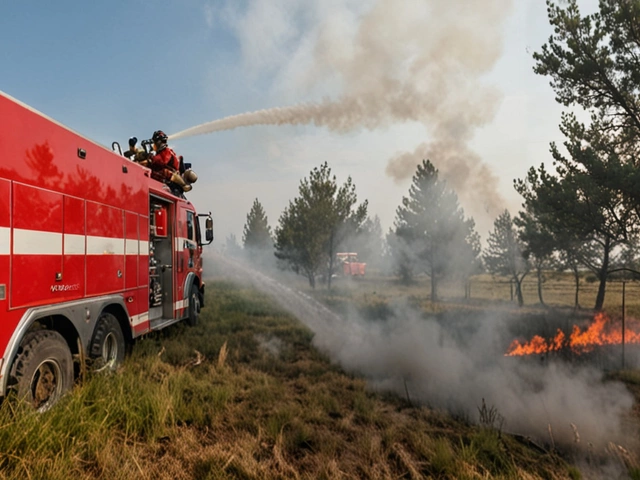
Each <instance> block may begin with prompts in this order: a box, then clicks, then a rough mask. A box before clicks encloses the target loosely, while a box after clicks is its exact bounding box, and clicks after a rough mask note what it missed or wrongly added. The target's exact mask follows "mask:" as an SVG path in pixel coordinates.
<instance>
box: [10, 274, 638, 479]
mask: <svg viewBox="0 0 640 480" xmlns="http://www.w3.org/2000/svg"><path fill="white" fill-rule="evenodd" d="M385 282H387V281H386V280H381V281H379V282H377V283H374V282H370V281H369V280H365V282H361V283H359V284H357V285H355V286H354V285H351V286H350V288H346V287H345V285H337V289H338V291H337V292H335V293H330V294H326V292H323V291H322V290H319V291H318V292H317V293H318V295H319V296H323V297H324V298H325V300H327V301H328V303H331V300H332V298H333V299H334V300H335V302H334V303H335V304H336V305H337V304H338V303H339V302H340V301H342V300H341V299H344V298H346V296H347V294H344V293H343V294H340V293H339V291H340V289H342V290H341V291H342V292H348V296H349V297H350V299H351V300H353V301H355V302H360V303H362V304H370V305H373V307H370V308H372V309H373V310H374V311H375V309H376V308H382V307H379V306H377V305H382V304H383V303H384V301H385V299H388V297H389V296H393V295H399V294H400V293H402V294H405V295H408V296H410V297H412V298H414V300H415V301H416V302H417V303H420V302H422V301H423V296H422V295H421V292H423V291H424V290H423V287H424V286H423V285H416V286H413V287H407V288H405V287H401V286H398V285H397V284H395V283H393V282H392V281H390V280H389V281H388V282H389V283H385ZM373 288H375V290H372V289H373ZM207 292H208V293H207V299H206V300H207V308H206V309H205V310H204V311H203V315H202V318H201V322H200V324H199V325H198V326H196V327H193V328H189V327H187V326H186V325H176V326H174V327H171V328H169V329H168V330H166V331H163V332H160V333H157V334H152V335H149V336H148V337H146V338H145V339H143V340H141V341H139V342H138V343H137V344H136V345H135V347H134V348H133V353H132V355H131V356H130V357H128V358H127V359H126V361H125V364H124V366H123V367H122V368H121V369H120V370H119V371H118V372H117V373H116V374H114V375H110V376H104V375H90V376H89V378H87V379H85V381H84V382H82V384H79V385H77V386H76V387H75V388H74V390H73V391H72V392H71V393H70V394H69V395H67V396H66V397H65V399H64V400H63V401H62V402H61V403H60V404H59V405H58V406H56V407H55V408H54V409H52V410H51V411H49V412H46V413H44V414H35V413H33V412H31V411H30V410H29V409H27V408H25V407H23V406H21V405H18V404H17V403H16V402H15V401H5V402H4V403H3V404H2V406H1V407H0V478H6V479H61V480H62V479H64V480H68V479H69V478H74V479H110V480H111V479H131V478H141V479H227V478H229V479H230V478H242V479H280V478H292V479H298V478H300V479H303V478H304V479H322V478H325V479H340V478H344V479H359V478H367V479H369V478H371V479H387V478H409V479H420V478H433V479H514V480H516V479H550V480H553V479H565V478H570V479H579V478H584V477H583V475H582V474H581V470H580V469H579V468H577V467H575V466H572V465H571V464H570V462H568V460H567V459H568V458H570V455H569V456H567V452H564V453H563V454H562V455H561V454H560V453H558V452H555V451H552V450H549V449H547V448H544V449H543V448H540V447H539V446H537V445H534V444H533V443H531V442H529V441H528V440H527V439H525V438H518V437H514V436H511V435H507V434H506V433H504V432H501V431H500V429H499V428H497V426H496V424H495V422H494V418H493V417H492V413H494V412H492V411H491V406H487V407H486V408H485V409H482V408H480V407H481V406H480V405H479V406H478V407H479V410H478V418H474V419H464V418H462V419H457V418H454V417H452V416H451V415H449V414H447V413H446V412H442V411H437V410H432V409H429V408H427V407H421V406H417V405H412V404H411V403H410V402H408V401H407V400H406V399H404V398H398V397H396V396H393V395H386V394H380V393H374V392H371V391H370V390H369V389H368V388H367V386H366V384H365V382H364V380H362V379H360V378H358V377H357V376H353V375H347V374H345V373H344V372H343V371H342V370H341V368H340V367H339V366H336V365H335V364H332V363H331V362H329V360H328V359H327V358H326V357H325V356H323V355H322V354H320V353H319V352H318V351H317V350H316V349H315V348H314V347H313V346H312V345H311V340H312V336H313V335H312V333H311V332H310V331H309V330H308V329H306V328H305V327H303V326H302V325H301V324H300V323H299V322H298V321H297V320H295V319H294V318H292V317H291V316H290V315H288V314H287V313H285V312H284V311H283V310H282V309H281V308H280V307H278V306H277V305H275V304H274V303H273V302H272V301H271V300H270V299H269V298H266V297H265V296H264V295H262V294H260V293H258V292H256V291H255V290H252V289H250V288H245V287H239V286H237V285H235V284H232V283H229V282H226V281H223V280H216V281H213V282H210V283H209V284H208V290H207ZM383 292H384V293H383ZM332 296H334V297H332ZM487 301H488V299H487ZM618 375H619V376H620V378H621V379H622V380H624V381H626V382H627V383H628V384H629V385H632V386H635V388H640V387H639V386H640V378H639V377H638V374H637V373H636V372H622V373H620V374H618ZM636 395H640V392H638V391H636ZM607 461H611V462H614V463H616V465H618V466H619V467H620V468H624V469H625V470H626V471H627V472H628V473H629V475H630V478H633V479H640V468H639V467H640V465H638V464H637V462H636V461H635V460H634V459H633V458H632V457H625V456H624V455H623V454H621V453H620V452H616V451H615V449H614V450H612V451H611V452H610V458H608V459H607Z"/></svg>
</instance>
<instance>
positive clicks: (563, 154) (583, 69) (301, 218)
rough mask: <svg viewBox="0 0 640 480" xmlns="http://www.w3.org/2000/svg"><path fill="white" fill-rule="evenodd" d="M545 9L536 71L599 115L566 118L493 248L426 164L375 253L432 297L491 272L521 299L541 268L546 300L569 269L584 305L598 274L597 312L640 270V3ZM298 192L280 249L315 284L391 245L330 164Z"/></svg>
mask: <svg viewBox="0 0 640 480" xmlns="http://www.w3.org/2000/svg"><path fill="white" fill-rule="evenodd" d="M547 5H548V15H549V21H550V23H551V25H552V26H553V28H554V32H553V34H552V36H551V37H550V39H549V41H548V42H547V43H546V44H545V45H543V47H542V49H541V50H540V52H537V53H534V59H535V62H536V65H535V68H534V71H535V72H536V73H537V74H540V75H545V76H549V77H550V78H551V86H552V88H553V89H554V91H555V93H556V97H557V101H558V102H560V103H561V104H563V105H565V106H567V107H572V108H574V109H575V108H576V107H577V108H579V109H581V110H584V111H586V112H588V114H589V117H590V120H589V121H588V122H587V123H584V122H581V121H580V120H579V119H578V117H577V116H576V115H575V114H574V113H565V114H564V115H563V116H562V119H561V124H560V130H561V132H562V134H563V135H564V136H565V138H566V140H565V142H564V143H563V147H560V146H558V145H556V144H554V143H552V144H551V148H550V153H551V158H552V159H553V168H552V170H549V169H548V167H546V166H545V164H544V163H543V164H541V165H540V166H539V167H537V168H535V167H532V168H531V169H530V170H529V171H528V172H527V174H526V176H525V177H524V178H522V179H516V180H515V181H514V186H515V188H516V190H517V191H518V192H519V193H520V194H521V195H522V198H523V208H522V211H520V212H519V213H518V214H517V215H516V216H515V217H514V218H512V217H511V215H510V214H509V213H508V212H506V211H505V212H504V213H503V214H502V215H500V217H498V218H497V219H496V221H495V224H494V231H493V232H491V233H490V236H489V238H488V242H487V248H486V249H485V251H484V252H481V249H480V241H479V236H478V234H477V233H476V232H475V230H474V222H473V220H472V219H470V218H465V216H464V212H463V210H462V209H461V208H460V206H459V204H458V199H457V196H456V194H455V192H453V191H452V190H450V189H448V187H447V185H446V183H445V182H443V181H442V180H441V179H439V178H438V172H437V170H436V168H435V167H434V165H433V164H431V162H429V161H426V160H425V161H424V162H423V163H422V164H421V165H419V166H418V168H417V171H416V174H415V176H414V178H413V182H412V185H411V188H410V190H409V194H408V196H407V197H405V198H403V200H402V204H401V205H400V206H399V207H398V209H397V212H396V219H395V222H394V226H393V228H392V229H391V230H390V231H389V233H388V234H387V235H386V239H385V242H384V244H385V246H384V247H380V248H379V249H378V250H379V251H378V252H376V253H379V257H380V258H383V257H384V258H386V259H387V260H388V261H389V265H390V266H391V267H393V269H394V271H395V272H396V273H397V274H398V275H399V276H400V277H401V278H403V279H405V280H408V279H410V278H411V277H412V276H413V275H414V274H416V273H418V272H424V273H426V274H427V275H428V276H429V277H430V278H431V295H432V298H437V292H438V284H439V282H440V281H441V280H442V279H445V278H459V279H461V280H462V281H464V280H465V279H466V278H468V277H469V276H470V275H473V274H474V273H477V272H478V271H480V269H481V268H483V267H484V268H485V269H486V270H487V271H489V272H492V273H495V274H500V275H507V276H509V277H510V278H511V279H512V280H513V281H514V283H515V285H516V296H517V299H518V302H519V303H520V304H522V302H523V298H522V289H521V285H522V281H523V279H524V277H525V276H526V275H528V274H529V273H530V272H534V273H535V275H536V276H537V278H538V294H539V298H540V301H541V302H542V289H541V285H542V277H543V272H544V271H546V270H548V269H550V268H559V269H563V270H569V271H572V272H573V273H574V277H575V281H576V303H577V294H578V293H577V292H578V285H579V276H580V273H581V272H582V271H584V270H588V271H590V272H592V273H593V274H594V275H595V277H596V278H597V280H598V281H599V289H598V294H597V298H596V303H595V308H596V309H601V308H602V306H603V303H604V298H605V291H606V281H607V279H608V278H609V277H610V276H611V275H612V274H613V273H615V272H616V271H618V270H621V269H622V270H634V267H633V263H634V259H635V251H636V245H637V244H638V237H639V236H640V169H639V168H638V167H639V162H640V158H639V156H638V153H639V147H640V142H639V141H638V140H639V137H640V3H638V2H632V1H620V0H600V4H599V11H598V12H596V13H594V14H591V15H581V13H580V11H579V8H578V6H577V1H576V0H568V1H565V2H563V3H562V6H557V5H555V4H554V3H553V2H551V1H548V2H547ZM299 193H300V195H299V197H298V198H296V199H295V200H293V201H292V202H290V204H289V206H288V207H287V208H286V209H285V211H284V212H283V214H282V216H281V217H280V220H279V225H278V227H277V228H276V230H275V238H274V243H275V254H276V257H277V258H278V259H279V260H280V262H281V265H282V266H285V265H286V266H288V267H290V268H292V269H293V270H294V271H296V272H299V273H302V274H304V275H305V276H307V278H309V282H310V284H311V285H312V286H313V285H315V278H316V276H317V275H318V274H319V273H322V274H324V277H325V278H326V281H327V283H328V285H329V286H330V281H331V272H332V271H333V270H332V269H333V260H334V258H335V252H336V251H337V250H338V249H341V248H345V247H346V248H349V246H350V245H353V246H356V245H361V244H367V245H369V244H371V243H372V242H371V241H370V238H369V241H366V242H363V240H364V238H365V237H367V236H368V237H371V236H372V235H374V236H377V237H378V238H377V240H376V241H375V242H373V243H374V244H375V243H376V242H378V244H382V239H381V236H382V232H381V229H380V226H379V221H378V222H376V220H375V219H374V220H371V219H369V218H368V217H367V203H366V202H364V203H363V204H361V205H357V197H356V193H355V186H354V185H353V183H352V181H351V179H350V178H349V179H348V180H347V182H346V183H345V184H343V185H342V186H338V185H337V183H336V178H335V177H334V176H332V175H331V171H330V169H329V167H328V165H327V164H326V163H325V164H323V165H322V166H321V167H320V168H317V169H314V170H313V171H312V172H311V175H310V177H309V179H304V180H303V181H302V182H301V185H300V192H299ZM261 208H262V207H261V206H260V205H259V202H258V201H257V200H256V203H254V208H253V209H252V212H253V213H250V216H252V217H253V216H256V215H258V216H259V214H260V215H263V214H264V212H263V211H262V210H261ZM254 210H255V211H254ZM260 212H262V213H260ZM247 220H248V223H247V227H246V228H245V238H244V242H245V246H247V245H248V246H249V247H250V248H253V247H251V245H252V244H251V242H252V241H253V240H251V237H252V233H251V232H252V231H253V230H254V228H256V227H255V226H254V225H253V224H250V222H249V220H250V218H249V216H248V218H247ZM260 229H262V230H261V231H264V232H266V233H264V234H262V235H263V236H262V238H263V239H264V242H265V245H266V244H267V243H270V242H271V235H270V232H269V231H268V225H266V217H265V218H264V224H263V225H262V226H261V227H260ZM267 239H269V240H268V241H267ZM365 260H367V259H366V258H365Z"/></svg>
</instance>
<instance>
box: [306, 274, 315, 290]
mask: <svg viewBox="0 0 640 480" xmlns="http://www.w3.org/2000/svg"><path fill="white" fill-rule="evenodd" d="M307 278H308V279H309V286H310V287H311V288H313V289H314V290H315V289H316V276H315V275H314V274H313V272H307Z"/></svg>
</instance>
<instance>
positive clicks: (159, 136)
mask: <svg viewBox="0 0 640 480" xmlns="http://www.w3.org/2000/svg"><path fill="white" fill-rule="evenodd" d="M151 140H153V143H159V144H163V143H167V140H169V137H167V134H166V133H164V132H163V131H162V130H156V131H155V132H153V136H152V137H151Z"/></svg>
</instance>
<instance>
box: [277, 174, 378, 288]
mask: <svg viewBox="0 0 640 480" xmlns="http://www.w3.org/2000/svg"><path fill="white" fill-rule="evenodd" d="M356 202H357V196H356V193H355V185H354V184H353V182H352V180H351V177H349V178H348V179H347V181H346V182H345V183H344V184H343V185H342V186H341V187H338V184H337V180H336V177H335V176H334V175H332V174H331V169H330V168H329V165H328V164H327V163H326V162H325V163H324V164H322V165H321V166H320V167H319V168H318V167H316V168H314V169H313V170H312V171H311V173H310V175H309V178H308V179H307V178H305V179H303V180H302V181H301V182H300V187H299V196H298V197H296V198H295V199H294V200H292V201H290V202H289V205H288V207H287V208H285V210H284V212H283V213H282V215H281V216H280V219H279V225H278V227H277V228H276V243H275V247H276V257H277V258H278V259H279V260H280V261H281V262H282V263H283V264H284V265H285V266H288V267H289V268H291V269H292V270H293V271H295V272H296V273H300V274H303V275H305V276H306V277H307V278H308V280H309V285H310V286H311V287H312V288H315V277H316V275H317V274H318V273H321V272H322V273H323V274H324V276H325V278H326V280H327V285H328V288H331V273H332V271H333V264H334V262H335V255H336V252H337V251H338V248H339V247H340V244H341V242H342V241H343V240H344V238H345V237H346V235H347V234H348V232H350V231H357V229H359V228H360V226H361V224H362V222H363V221H364V220H365V218H366V217H367V201H365V202H364V203H362V204H361V205H359V206H358V207H356Z"/></svg>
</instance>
